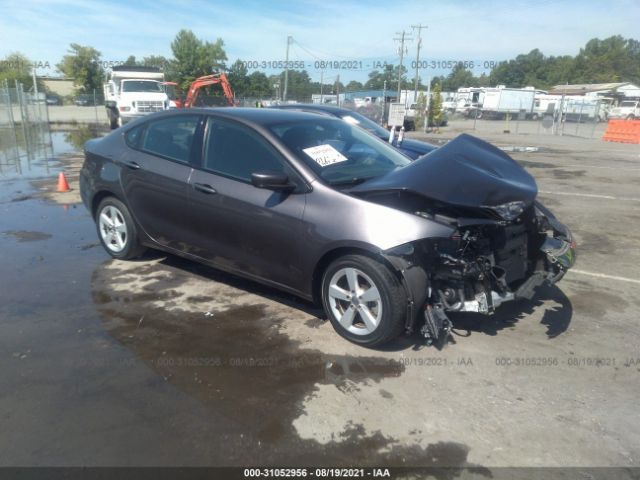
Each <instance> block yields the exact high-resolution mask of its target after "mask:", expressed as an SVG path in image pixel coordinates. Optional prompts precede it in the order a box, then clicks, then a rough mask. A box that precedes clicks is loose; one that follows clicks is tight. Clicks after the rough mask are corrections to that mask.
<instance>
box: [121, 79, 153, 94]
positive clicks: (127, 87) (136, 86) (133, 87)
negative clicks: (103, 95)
mask: <svg viewBox="0 0 640 480" xmlns="http://www.w3.org/2000/svg"><path fill="white" fill-rule="evenodd" d="M122 91H123V92H162V85H161V84H160V82H154V81H151V80H124V81H123V82H122Z"/></svg>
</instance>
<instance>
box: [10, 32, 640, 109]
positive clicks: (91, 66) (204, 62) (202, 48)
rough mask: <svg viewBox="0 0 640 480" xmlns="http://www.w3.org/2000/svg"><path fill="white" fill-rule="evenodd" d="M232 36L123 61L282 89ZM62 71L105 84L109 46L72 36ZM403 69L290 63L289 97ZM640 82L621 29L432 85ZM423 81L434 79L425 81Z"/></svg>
mask: <svg viewBox="0 0 640 480" xmlns="http://www.w3.org/2000/svg"><path fill="white" fill-rule="evenodd" d="M224 46H225V45H224V41H223V40H222V39H221V38H218V39H217V40H216V41H215V42H211V41H208V40H203V39H200V38H198V37H197V36H196V35H195V34H194V33H193V32H192V31H190V30H184V29H183V30H180V31H179V32H178V34H177V35H176V37H175V38H174V40H173V41H172V42H171V52H172V54H173V56H172V57H171V58H166V57H164V56H161V55H151V56H147V57H144V58H142V59H136V58H135V57H134V56H130V57H129V58H127V59H126V61H124V62H123V63H122V64H123V65H129V66H147V67H157V68H160V69H161V70H162V71H164V72H165V77H166V79H167V80H168V81H175V82H177V83H179V84H180V85H181V86H182V88H183V90H185V91H186V89H187V88H188V86H189V84H190V83H191V82H192V81H193V80H194V79H196V78H198V77H200V76H203V75H208V74H211V73H213V72H215V71H226V72H227V75H228V77H229V80H230V83H231V86H232V88H233V90H234V92H235V94H236V96H237V97H261V98H265V97H276V96H279V97H281V96H282V93H283V89H284V71H283V72H280V73H278V74H274V75H267V74H265V73H264V72H262V71H259V70H255V71H253V72H251V73H249V72H248V70H247V67H246V64H245V63H244V62H242V61H241V60H237V61H235V62H234V63H233V64H232V65H231V66H227V60H228V58H227V54H226V52H225V48H224ZM32 67H33V65H32V64H31V63H30V62H29V60H28V59H27V58H26V57H25V56H24V55H22V54H20V53H12V54H10V55H8V56H7V57H5V59H4V60H0V81H1V80H3V79H7V80H9V81H10V82H13V81H14V80H18V81H20V82H22V83H24V84H25V86H26V87H27V88H30V87H31V83H32V75H31V73H32ZM56 68H57V70H58V71H59V72H61V73H62V74H63V75H65V76H66V77H69V78H73V79H74V82H75V86H76V89H77V91H78V93H90V92H93V90H94V89H95V90H97V91H101V90H102V84H103V83H104V81H105V77H106V74H105V68H104V62H103V61H102V54H101V53H100V52H99V51H98V50H97V49H95V48H94V47H91V46H85V45H80V44H77V43H72V44H71V45H70V46H69V50H68V52H67V54H66V55H65V56H64V57H63V58H62V60H61V61H60V63H58V64H57V65H56ZM398 74H400V78H401V87H402V88H403V89H413V88H414V83H413V80H412V78H410V72H408V70H407V68H406V67H404V66H403V67H402V68H400V66H399V65H390V64H386V65H384V67H383V68H381V69H376V70H373V71H371V72H370V73H369V74H368V79H367V81H365V82H358V81H355V80H352V81H350V82H348V83H347V84H346V85H345V84H343V83H342V82H339V81H337V78H336V77H333V78H328V80H329V81H327V82H323V84H322V85H320V82H318V81H313V80H312V79H311V77H310V76H309V73H308V72H307V71H306V70H289V72H288V88H287V93H288V95H287V97H288V98H291V99H301V100H302V99H309V98H310V97H311V95H312V94H314V93H315V94H317V93H320V92H321V90H322V92H324V93H325V94H332V93H337V92H338V91H339V92H344V91H354V90H361V89H375V90H380V89H383V88H385V87H386V88H387V89H388V90H389V91H395V90H396V89H397V82H398ZM605 82H633V83H640V42H638V41H637V40H634V39H630V38H623V37H622V36H620V35H616V36H612V37H609V38H605V39H603V40H601V39H597V38H594V39H591V40H589V41H588V42H587V43H586V45H585V46H584V47H583V48H581V49H580V51H579V52H578V53H577V54H576V55H575V56H571V55H564V56H546V55H544V54H543V53H542V52H541V51H540V50H538V49H534V50H531V51H530V52H529V53H526V54H520V55H517V56H516V57H515V58H513V59H511V60H508V61H505V62H501V63H499V64H498V65H497V66H496V67H494V68H493V69H492V70H491V71H490V72H489V73H488V74H485V73H483V74H481V75H479V76H475V75H474V74H473V72H472V71H471V70H469V69H466V68H464V66H462V65H460V64H458V65H456V66H455V67H454V68H453V69H452V70H451V72H450V73H449V74H448V75H446V76H436V77H434V78H432V79H431V86H432V87H434V86H435V85H438V86H439V88H440V89H441V90H442V91H455V90H457V89H458V88H459V87H482V86H495V85H506V86H508V87H516V88H517V87H525V86H529V85H531V86H534V87H536V88H538V89H549V88H550V87H552V86H554V85H560V84H565V83H570V84H571V83H605ZM418 88H419V89H425V88H426V86H425V85H423V84H422V83H421V82H420V83H419V85H418Z"/></svg>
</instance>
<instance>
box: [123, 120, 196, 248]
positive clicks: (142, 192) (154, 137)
mask: <svg viewBox="0 0 640 480" xmlns="http://www.w3.org/2000/svg"><path fill="white" fill-rule="evenodd" d="M200 120H201V116H200V115H183V114H180V115H175V116H169V117H163V118H160V119H158V120H153V121H150V122H148V123H145V124H142V125H140V126H139V127H136V128H134V129H133V130H130V131H129V132H127V134H126V139H127V143H128V144H129V145H130V147H131V148H130V149H127V150H126V152H125V153H124V154H123V156H122V158H121V162H122V165H123V166H122V173H121V181H122V187H123V190H124V193H125V196H126V200H127V202H128V204H129V206H130V207H131V208H130V209H131V212H132V215H133V217H134V218H135V220H136V222H137V223H138V224H139V225H140V227H142V229H143V230H144V231H145V233H147V235H149V236H150V237H151V238H153V239H154V240H155V241H156V242H158V243H159V244H161V245H164V246H168V247H172V248H176V249H179V250H183V249H184V248H185V246H186V244H185V240H186V230H187V227H188V224H187V218H186V217H185V211H186V210H187V208H188V195H187V191H188V189H189V177H190V176H191V172H192V171H193V169H192V166H191V163H190V162H191V155H192V149H193V148H192V147H193V143H194V137H195V135H196V131H197V130H198V125H199V122H200Z"/></svg>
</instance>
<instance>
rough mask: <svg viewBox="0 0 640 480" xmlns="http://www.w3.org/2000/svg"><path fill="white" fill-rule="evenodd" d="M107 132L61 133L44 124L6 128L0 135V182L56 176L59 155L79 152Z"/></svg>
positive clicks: (91, 128)
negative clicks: (12, 128)
mask: <svg viewBox="0 0 640 480" xmlns="http://www.w3.org/2000/svg"><path fill="white" fill-rule="evenodd" d="M14 132H15V136H14ZM106 132H107V130H104V129H103V128H96V127H94V126H89V125H79V126H78V127H77V128H74V129H72V130H64V131H52V130H51V129H50V128H49V126H48V125H46V124H36V125H32V126H31V127H29V128H25V129H23V128H22V127H21V126H20V125H17V126H16V128H15V131H14V130H7V129H5V130H3V131H1V132H0V140H2V141H0V179H13V178H29V179H33V178H40V177H44V176H48V175H51V174H52V173H57V168H58V167H59V165H60V163H59V159H60V157H61V156H64V155H68V154H71V153H74V152H79V151H82V148H83V145H84V143H85V142H86V141H87V140H89V139H91V138H95V137H98V136H101V135H103V134H105V133H106Z"/></svg>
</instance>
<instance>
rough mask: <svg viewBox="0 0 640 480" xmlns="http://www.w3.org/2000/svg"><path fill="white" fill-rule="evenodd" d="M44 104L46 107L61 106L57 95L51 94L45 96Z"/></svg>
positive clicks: (60, 100)
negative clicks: (45, 103)
mask: <svg viewBox="0 0 640 480" xmlns="http://www.w3.org/2000/svg"><path fill="white" fill-rule="evenodd" d="M46 102H47V105H62V99H61V98H60V97H59V96H58V95H56V94H53V93H50V94H49V95H47V98H46Z"/></svg>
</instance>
